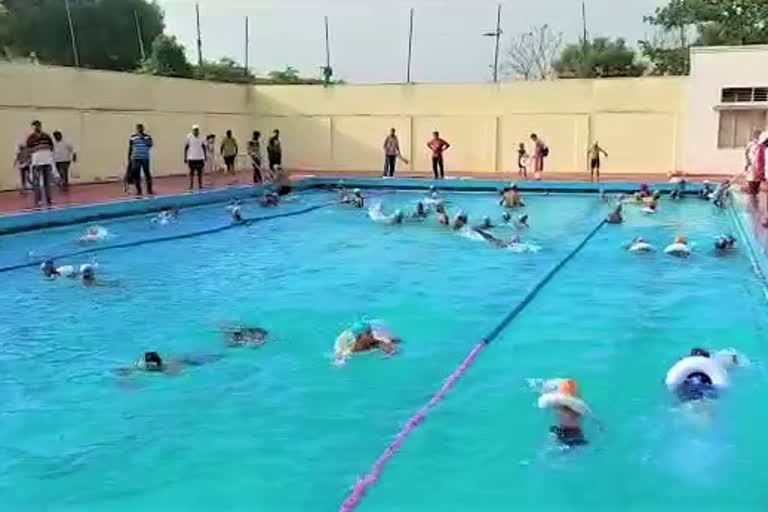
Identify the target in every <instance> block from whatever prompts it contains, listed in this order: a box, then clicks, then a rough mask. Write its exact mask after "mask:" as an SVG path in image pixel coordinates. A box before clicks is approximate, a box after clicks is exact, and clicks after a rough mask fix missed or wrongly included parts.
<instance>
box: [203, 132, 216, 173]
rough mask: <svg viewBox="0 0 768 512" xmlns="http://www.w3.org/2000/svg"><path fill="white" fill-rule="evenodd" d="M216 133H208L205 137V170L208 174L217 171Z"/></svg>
mask: <svg viewBox="0 0 768 512" xmlns="http://www.w3.org/2000/svg"><path fill="white" fill-rule="evenodd" d="M217 170H218V169H217V168H216V135H214V134H213V133H210V134H208V136H207V137H206V138H205V171H206V172H207V173H208V174H211V173H213V172H216V171H217Z"/></svg>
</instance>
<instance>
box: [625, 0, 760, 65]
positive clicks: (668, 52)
mask: <svg viewBox="0 0 768 512" xmlns="http://www.w3.org/2000/svg"><path fill="white" fill-rule="evenodd" d="M645 20H646V22H648V23H650V24H651V25H653V26H655V27H657V28H658V29H659V30H660V31H661V34H662V37H661V38H659V39H657V40H655V41H640V47H641V49H642V53H643V55H645V56H646V57H647V58H648V59H649V60H650V61H651V63H652V64H653V68H652V72H653V73H654V74H657V75H684V74H687V73H688V71H689V68H690V62H689V53H688V49H689V47H690V45H691V44H695V45H700V46H717V45H744V44H764V43H768V1H766V0H670V1H669V3H668V4H667V5H665V6H663V7H659V8H657V9H656V12H655V13H654V15H653V16H648V17H646V18H645ZM691 35H693V37H691Z"/></svg>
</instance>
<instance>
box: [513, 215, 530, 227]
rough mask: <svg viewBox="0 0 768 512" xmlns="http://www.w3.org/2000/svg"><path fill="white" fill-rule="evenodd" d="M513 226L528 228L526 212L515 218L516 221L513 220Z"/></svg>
mask: <svg viewBox="0 0 768 512" xmlns="http://www.w3.org/2000/svg"><path fill="white" fill-rule="evenodd" d="M515 227H516V228H517V229H528V228H529V227H530V226H529V225H528V214H527V213H525V214H523V215H521V216H519V217H518V218H517V221H515Z"/></svg>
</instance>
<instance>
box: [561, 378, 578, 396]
mask: <svg viewBox="0 0 768 512" xmlns="http://www.w3.org/2000/svg"><path fill="white" fill-rule="evenodd" d="M560 392H561V393H563V394H564V395H569V396H574V397H575V396H579V386H578V384H576V381H575V380H573V379H565V380H563V381H562V382H561V383H560Z"/></svg>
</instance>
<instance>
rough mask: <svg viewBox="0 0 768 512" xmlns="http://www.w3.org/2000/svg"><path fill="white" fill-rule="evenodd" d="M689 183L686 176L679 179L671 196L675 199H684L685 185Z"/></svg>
mask: <svg viewBox="0 0 768 512" xmlns="http://www.w3.org/2000/svg"><path fill="white" fill-rule="evenodd" d="M687 184H688V182H686V181H685V179H684V178H681V179H680V180H678V181H677V183H675V188H674V189H673V190H672V192H670V193H669V197H670V198H671V199H674V200H680V199H682V198H683V195H685V187H686V185H687Z"/></svg>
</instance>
